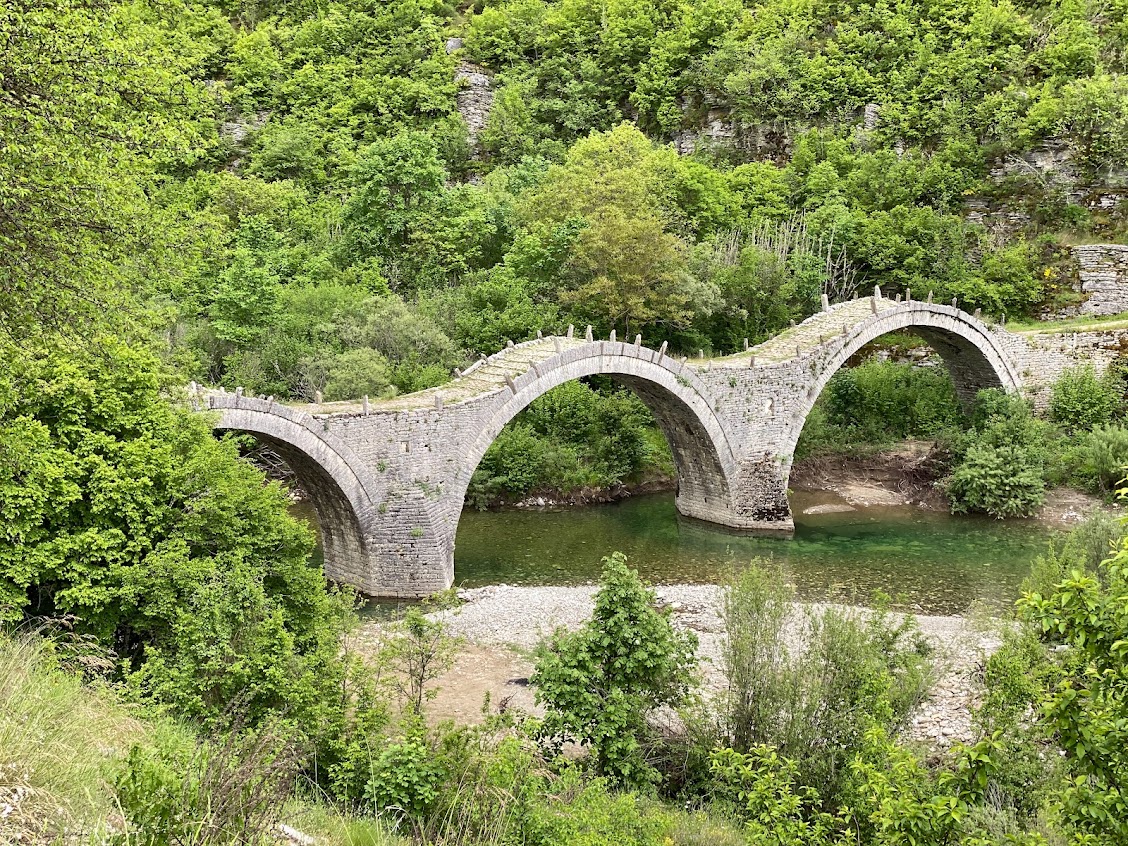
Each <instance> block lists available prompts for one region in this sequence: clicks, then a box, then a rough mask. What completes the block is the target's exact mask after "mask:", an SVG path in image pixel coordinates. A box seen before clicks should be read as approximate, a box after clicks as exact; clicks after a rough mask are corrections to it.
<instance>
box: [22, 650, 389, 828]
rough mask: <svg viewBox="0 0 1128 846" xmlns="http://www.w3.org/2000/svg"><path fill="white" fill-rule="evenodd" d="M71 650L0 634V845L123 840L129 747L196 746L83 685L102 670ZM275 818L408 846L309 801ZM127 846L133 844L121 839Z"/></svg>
mask: <svg viewBox="0 0 1128 846" xmlns="http://www.w3.org/2000/svg"><path fill="white" fill-rule="evenodd" d="M79 647H81V648H76V647H75V646H74V645H72V644H70V643H69V642H66V643H62V644H60V643H55V642H53V641H51V640H47V639H45V638H43V637H40V636H38V635H34V634H30V633H22V634H16V635H4V634H0V843H45V844H46V843H54V842H64V841H65V842H68V843H103V842H105V841H106V840H107V839H108V837H110V836H111V835H113V834H114V833H115V832H118V833H122V832H127V830H128V826H127V823H126V820H125V817H124V815H123V812H122V809H121V804H120V803H119V801H118V793H117V789H116V787H115V783H116V780H117V776H118V775H119V774H121V773H122V772H123V771H124V769H125V761H126V757H127V756H128V754H129V751H130V748H131V747H133V746H134V745H137V744H140V745H150V744H153V743H156V742H157V741H158V738H159V737H164V738H165V739H166V740H167V739H168V738H169V737H172V738H173V740H174V741H175V742H176V743H183V744H185V745H187V746H188V747H189V748H191V747H192V746H193V745H194V744H195V743H196V738H195V736H194V735H193V734H192V732H191V731H190V730H189V729H188V728H187V727H185V726H183V725H181V724H179V723H177V722H175V721H174V720H171V719H169V718H167V717H152V716H148V715H146V714H144V713H143V712H142V711H141V709H140V708H138V707H137V706H133V705H130V704H128V703H126V702H125V701H124V700H123V699H122V697H121V696H120V695H119V694H118V693H117V692H115V691H114V690H113V689H111V688H109V687H108V686H105V685H99V684H91V683H87V682H85V681H84V680H83V677H82V673H81V669H82V667H83V666H86V667H91V665H99V664H101V665H104V664H105V663H106V662H105V661H104V660H101V661H100V660H99V659H98V657H97V654H96V653H94V652H92V651H91V650H89V648H88V647H87V646H85V645H83V644H79ZM280 818H281V820H282V822H284V823H285V824H286V825H288V826H290V827H291V828H294V829H297V830H298V831H301V832H303V833H305V834H308V835H310V836H312V837H314V839H315V840H316V842H317V843H319V844H324V846H404V844H406V843H407V841H405V840H402V839H401V838H398V837H395V836H394V835H391V834H389V833H388V830H387V828H386V827H385V826H384V825H383V824H382V823H381V822H380V821H379V820H376V819H373V818H364V817H357V816H352V815H349V814H347V813H342V812H341V811H339V810H338V809H336V808H335V807H333V806H331V805H329V804H327V803H323V802H320V801H317V800H316V799H306V798H299V797H294V798H292V799H290V800H289V801H287V802H286V803H285V805H284V807H283V811H282V814H281V817H280ZM133 834H137V833H136V832H134V833H133ZM156 834H158V835H159V832H157V833H156ZM136 839H139V840H141V841H145V842H148V841H147V840H146V838H145V837H143V836H142V837H140V838H136ZM125 842H128V843H133V842H135V837H134V836H130V835H129V834H127V835H126V840H125ZM197 846H205V843H204V842H203V841H201V842H200V843H198V844H197Z"/></svg>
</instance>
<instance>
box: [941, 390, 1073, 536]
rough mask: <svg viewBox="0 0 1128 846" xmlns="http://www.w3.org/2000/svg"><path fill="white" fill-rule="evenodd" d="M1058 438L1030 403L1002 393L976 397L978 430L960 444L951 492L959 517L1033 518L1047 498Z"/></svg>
mask: <svg viewBox="0 0 1128 846" xmlns="http://www.w3.org/2000/svg"><path fill="white" fill-rule="evenodd" d="M1053 443H1054V433H1053V430H1052V428H1051V427H1050V425H1049V424H1048V423H1045V422H1044V421H1041V420H1039V419H1038V418H1037V417H1035V416H1034V410H1033V408H1032V407H1031V405H1030V403H1029V402H1028V401H1027V400H1025V399H1024V398H1023V397H1021V396H1019V395H1017V394H1008V393H1005V392H1004V391H1001V390H998V389H991V390H985V391H980V392H979V394H978V396H977V397H976V405H975V411H974V414H973V417H972V428H971V430H969V431H968V432H966V433H965V434H964V435H963V436H962V437H960V438H958V439H956V442H955V445H954V452H955V456H956V457H955V460H954V462H953V468H952V474H951V476H950V477H949V479H948V481H947V484H946V493H947V495H948V499H949V501H950V502H951V505H952V511H954V512H956V513H960V512H966V511H980V512H983V513H986V514H990V515H992V516H994V517H999V518H1002V517H1028V516H1030V515H1031V514H1033V513H1034V512H1035V511H1036V510H1037V509H1038V508H1039V507H1040V506H1041V505H1042V502H1043V501H1044V498H1045V487H1046V482H1045V474H1046V465H1047V462H1048V459H1049V457H1050V455H1051V451H1052V446H1053Z"/></svg>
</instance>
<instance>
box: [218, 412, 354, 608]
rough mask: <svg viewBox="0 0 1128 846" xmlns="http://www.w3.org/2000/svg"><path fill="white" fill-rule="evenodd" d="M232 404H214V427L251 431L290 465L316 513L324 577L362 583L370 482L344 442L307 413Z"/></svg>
mask: <svg viewBox="0 0 1128 846" xmlns="http://www.w3.org/2000/svg"><path fill="white" fill-rule="evenodd" d="M235 402H236V403H237V406H236V407H214V406H213V407H214V408H215V410H216V411H218V412H220V414H219V419H218V420H217V421H216V422H215V423H214V424H213V428H214V429H215V430H216V431H217V432H237V433H240V434H247V435H251V436H252V437H254V438H255V439H256V440H258V441H259V442H260V443H262V444H264V445H266V446H269V447H270V448H271V449H272V450H274V451H275V452H276V453H277V454H278V455H279V456H280V457H281V458H282V460H283V461H285V462H286V464H287V465H289V467H290V469H291V470H292V471H293V472H294V475H295V477H296V478H297V480H298V482H299V483H300V484H301V486H302V489H303V490H304V491H305V492H306V493H307V494H308V496H309V498H310V502H311V503H312V505H313V508H314V511H315V512H316V513H317V521H318V524H319V526H320V529H321V544H322V548H323V550H324V557H325V563H324V570H325V575H326V577H327V578H329V579H331V580H332V581H335V582H342V583H347V584H353V585H357V584H364V583H365V573H364V570H365V566H364V565H365V562H367V561H368V560H369V558H370V555H369V552H370V550H369V543H368V540H367V539H366V537H365V533H364V530H363V529H362V521H363V517H364V516H365V515H367V514H369V513H370V512H371V511H372V497H371V496H370V492H371V490H372V485H371V481H370V480H369V479H367V475H368V473H367V471H366V470H365V469H364V466H363V465H362V464H361V463H360V461H359V460H357V458H356V457H355V456H354V455H352V451H351V450H349V448H348V447H347V446H345V445H344V444H342V443H340V442H339V441H336V439H334V438H333V437H332V436H331V435H328V434H327V433H319V432H317V431H316V429H314V428H313V427H311V426H310V425H309V421H307V420H304V419H302V418H303V417H307V416H308V415H301V414H300V413H299V412H294V411H292V410H290V409H286V408H284V407H281V406H278V405H271V406H270V407H269V408H257V407H253V406H258V405H263V406H265V405H267V404H266V403H265V402H263V401H260V400H252V399H249V398H241V397H240V398H236V399H235ZM242 406H252V407H242ZM310 420H312V418H310Z"/></svg>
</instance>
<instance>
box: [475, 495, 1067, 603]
mask: <svg viewBox="0 0 1128 846" xmlns="http://www.w3.org/2000/svg"><path fill="white" fill-rule="evenodd" d="M826 501H827V498H826V497H820V496H818V495H810V494H808V495H803V494H797V495H795V497H794V498H793V499H792V507H793V509H794V512H795V515H796V517H795V536H794V537H793V538H790V539H785V538H755V537H743V536H737V535H732V534H728V533H725V532H723V531H719V530H716V529H713V528H710V527H709V526H706V525H704V524H701V523H697V522H695V521H689V520H686V519H684V518H680V517H679V516H678V514H677V511H676V510H675V508H674V499H673V495H672V494H656V495H652V496H640V497H634V498H631V499H628V500H625V501H623V502H620V503H616V504H614V505H600V506H591V507H586V508H573V509H560V510H533V511H497V512H479V511H470V510H467V511H464V512H463V514H462V519H461V521H460V522H459V526H458V537H457V542H456V551H455V565H454V568H455V582H456V583H457V584H459V585H461V586H464V587H476V586H481V585H490V584H499V583H506V584H513V585H545V584H550V585H572V584H583V583H588V582H592V581H595V580H596V579H597V578H598V576H599V561H600V558H601V557H602V556H604V555H606V554H608V553H609V552H611V551H612V550H620V551H622V552H624V553H626V555H627V556H628V559H629V560H630V563H631V564H632V565H633V566H635V567H637V568H638V570H639V572H641V573H642V575H643V576H644V577H646V578H647V579H649V580H650V581H652V582H655V583H658V584H676V583H690V584H694V583H696V584H711V583H716V582H718V581H721V580H723V579H725V578H727V577H729V576H731V575H732V573H734V572H735V571H736V570H737V569H739V568H740V567H741V566H743V565H745V564H746V563H747V562H748V561H749V560H750V559H752V558H755V557H761V558H766V559H771V561H772V562H773V563H774V564H776V565H777V566H779V567H780V568H781V570H782V572H783V574H784V577H785V578H786V579H787V580H788V581H789V582H790V583H792V584H793V585H794V586H795V588H796V591H797V593H798V594H799V596H800V597H801V598H803V599H808V600H830V601H847V602H866V601H867V600H868V599H869V598H870V597H872V596H873V594H874V592H875V591H878V590H880V591H884V592H886V593H888V594H891V595H895V596H896V595H901V596H902V600H901V602H899V603H898V605H900V606H901V607H904V608H906V609H912V610H916V611H919V612H921V613H928V614H957V613H961V612H963V611H966V610H967V608H968V606H969V605H971V603H972V602H975V601H976V600H979V601H982V602H985V603H988V604H989V605H991V606H994V607H998V606H1001V605H1005V604H1009V603H1012V602H1013V601H1014V600H1015V599H1016V598H1017V597H1018V588H1019V585H1020V583H1021V582H1022V579H1023V578H1024V577H1025V575H1026V574H1027V572H1029V569H1030V563H1031V561H1032V560H1033V558H1034V556H1036V555H1037V554H1039V553H1040V552H1042V551H1043V550H1044V549H1045V547H1046V540H1047V537H1048V532H1047V531H1046V530H1045V529H1043V528H1041V527H1039V526H1038V525H1036V524H1033V523H1026V522H1021V521H1012V522H1008V523H1002V522H999V521H997V520H990V519H983V518H976V517H952V516H951V515H948V514H945V513H937V512H930V511H922V510H920V509H915V508H866V509H860V510H858V511H853V512H848V513H840V514H820V515H803V514H802V513H801V512H802V511H803V509H805V508H807V507H810V506H811V505H812V504H815V503H818V502H826Z"/></svg>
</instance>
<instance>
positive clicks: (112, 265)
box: [0, 0, 214, 334]
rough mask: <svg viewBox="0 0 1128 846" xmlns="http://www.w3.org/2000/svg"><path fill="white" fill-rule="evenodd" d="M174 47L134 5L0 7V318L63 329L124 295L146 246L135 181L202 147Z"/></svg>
mask: <svg viewBox="0 0 1128 846" xmlns="http://www.w3.org/2000/svg"><path fill="white" fill-rule="evenodd" d="M182 46H184V41H182V40H181V39H180V38H179V37H178V34H177V33H176V31H175V28H174V27H171V26H166V25H164V23H163V22H162V21H161V20H160V18H159V17H158V16H154V15H153V14H151V10H150V9H149V6H148V4H147V3H140V4H136V5H133V4H123V3H109V2H94V3H88V2H80V0H48V2H38V0H35V2H28V0H13V2H11V3H5V4H4V7H3V9H0V79H2V80H3V83H2V91H3V93H2V95H0V137H2V138H3V139H4V143H3V144H2V145H0V208H2V209H3V213H0V325H2V326H4V327H6V328H9V329H10V331H13V332H17V334H22V333H24V332H26V331H28V329H29V326H30V325H32V324H34V323H35V322H37V321H43V322H50V323H52V324H53V325H55V326H57V327H60V328H68V327H69V326H70V322H71V319H72V318H73V317H74V316H76V315H82V316H83V318H84V320H85V321H89V320H91V319H92V318H95V317H99V316H100V315H99V312H103V311H111V312H112V311H113V310H116V309H120V308H123V307H124V306H125V305H126V304H127V302H126V300H127V298H125V297H123V296H122V295H123V293H124V292H125V291H126V290H127V288H128V286H130V285H133V284H135V283H136V282H137V281H138V278H137V274H136V272H135V266H134V265H132V264H131V262H130V261H129V259H130V257H132V256H146V257H148V258H150V259H155V258H157V256H156V255H155V254H154V253H153V252H152V251H151V249H150V248H151V246H152V244H153V242H154V241H159V240H160V234H161V233H160V223H159V222H157V221H154V220H153V218H154V217H155V215H154V212H153V209H152V207H151V204H150V202H149V198H148V196H147V191H148V190H150V189H151V188H152V187H153V186H154V185H155V183H156V182H157V180H158V178H159V172H160V170H161V169H162V168H163V167H166V166H168V165H170V164H172V163H174V162H177V161H178V160H180V158H181V157H182V156H187V153H188V149H189V147H192V146H195V147H196V148H197V149H199V150H203V149H206V148H207V147H208V146H209V142H208V141H206V140H205V139H204V137H203V135H202V134H200V133H199V132H198V130H203V129H206V125H196V126H194V125H193V123H192V120H193V119H194V118H195V117H197V116H199V115H200V114H201V112H202V108H203V105H204V99H203V97H202V96H201V94H202V91H201V89H200V88H199V87H198V86H196V85H195V84H194V83H192V82H191V81H190V80H189V79H188V78H187V76H186V72H187V70H188V66H189V65H190V64H191V57H190V56H189V55H187V53H188V52H189V51H183V52H182V51H181V50H180V49H178V48H180V47H182ZM212 143H214V142H212ZM71 328H73V327H71Z"/></svg>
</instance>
